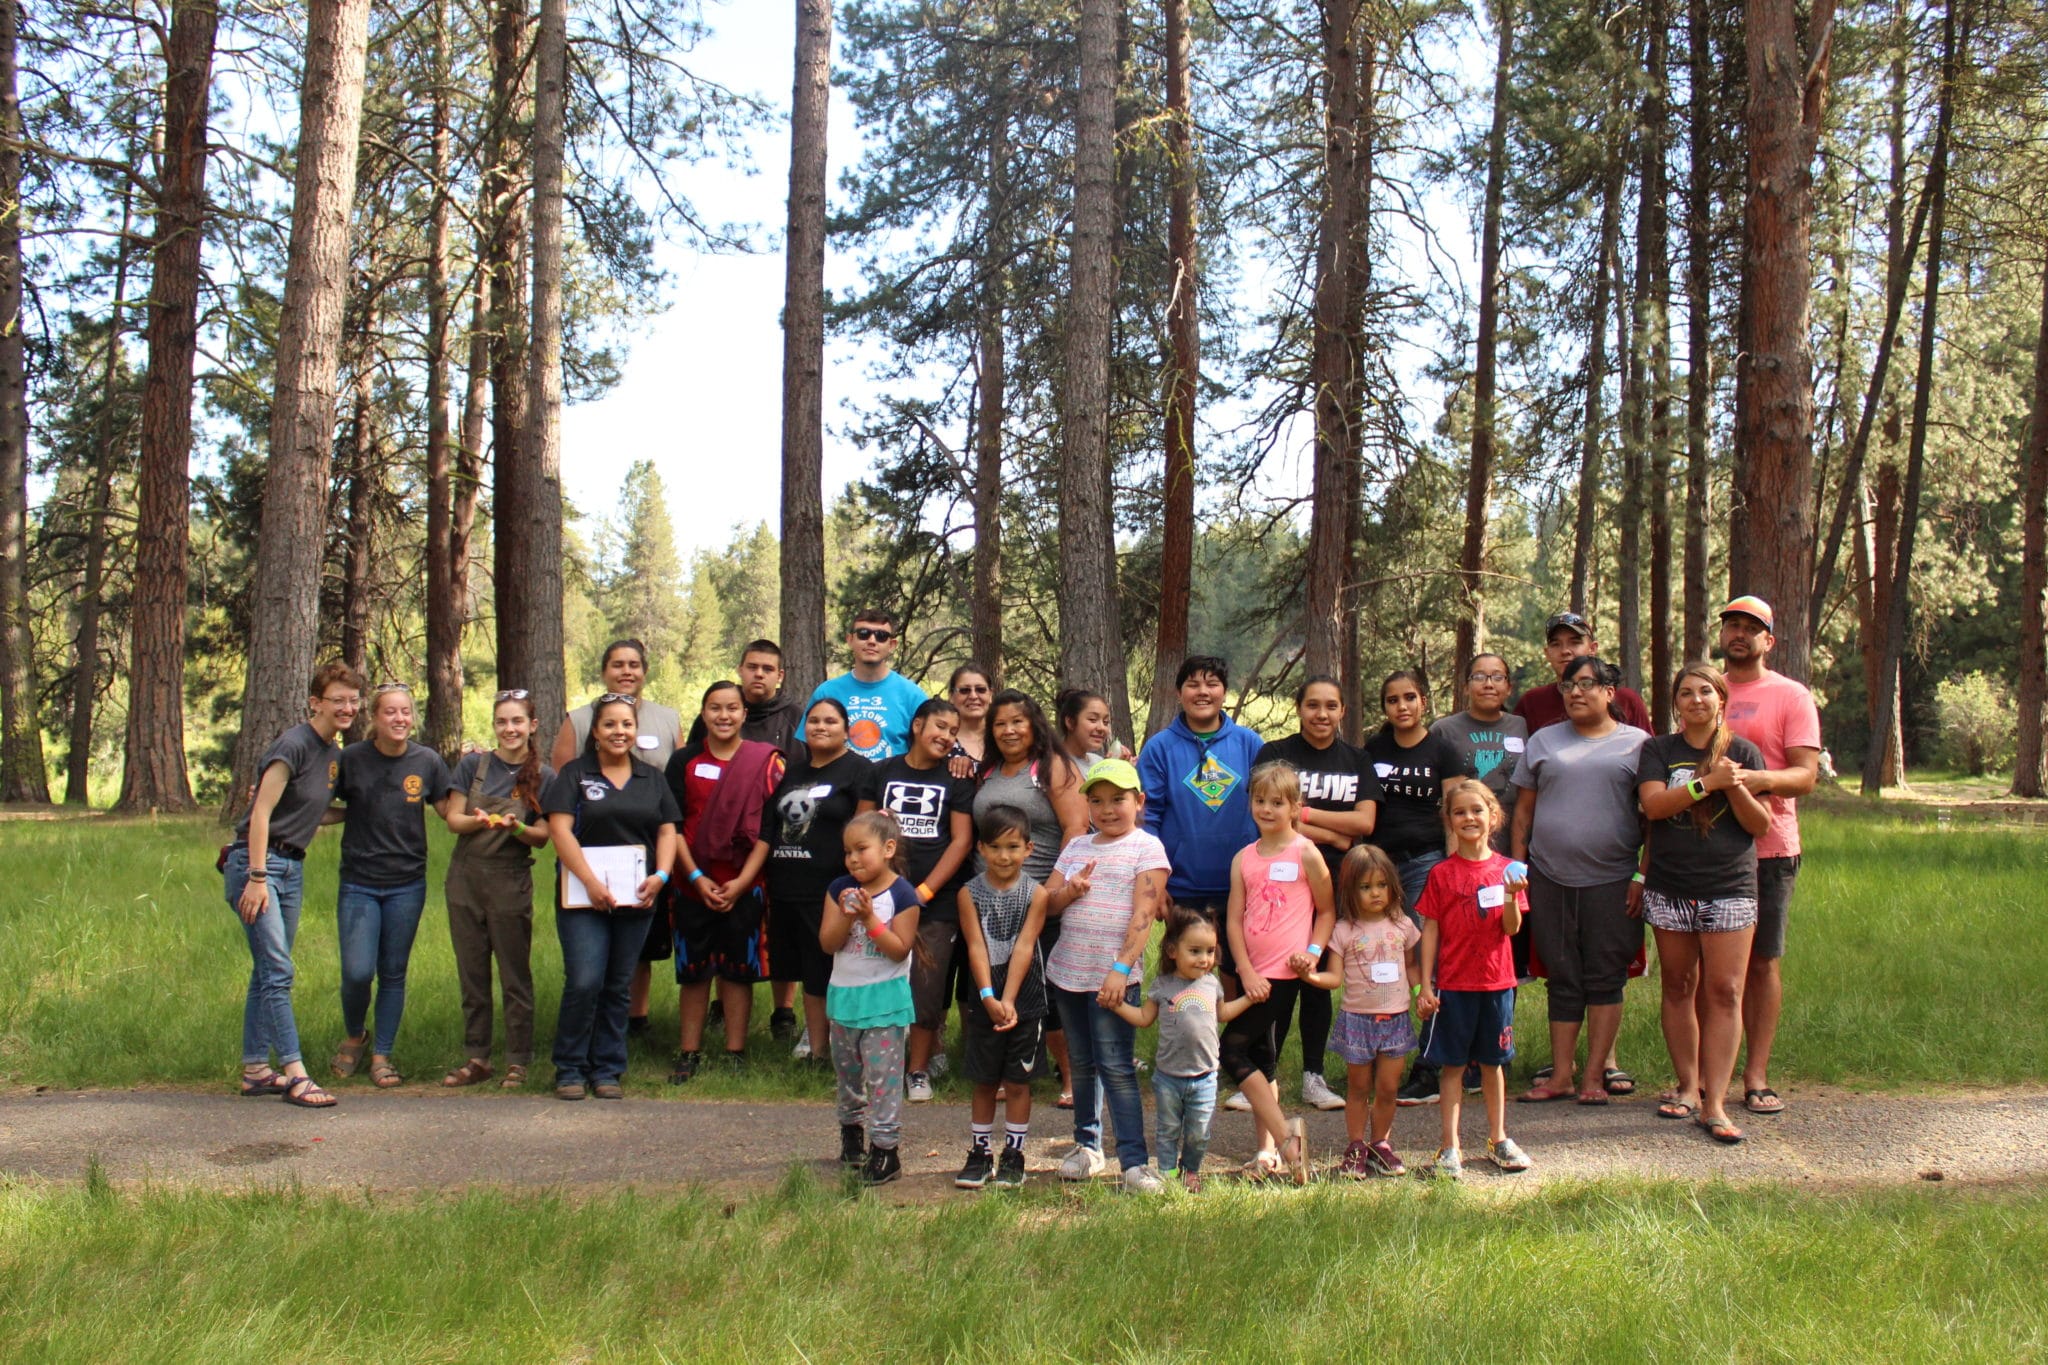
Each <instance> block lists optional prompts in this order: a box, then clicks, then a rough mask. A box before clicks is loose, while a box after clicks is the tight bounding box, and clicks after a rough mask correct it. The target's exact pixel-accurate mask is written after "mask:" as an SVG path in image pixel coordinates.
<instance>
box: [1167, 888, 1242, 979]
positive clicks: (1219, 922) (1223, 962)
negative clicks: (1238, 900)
mask: <svg viewBox="0 0 2048 1365" xmlns="http://www.w3.org/2000/svg"><path fill="white" fill-rule="evenodd" d="M1167 903H1168V904H1169V905H1171V906H1172V907H1173V908H1174V909H1176V910H1188V911H1192V912H1193V913H1195V914H1197V915H1200V916H1201V917H1202V918H1203V919H1205V920H1207V921H1209V927H1210V928H1212V929H1214V930H1215V931H1216V970H1217V971H1218V972H1220V973H1222V974H1223V975H1224V976H1236V975H1237V957H1236V956H1235V955H1234V954H1233V953H1232V952H1231V951H1230V924H1229V914H1230V898H1229V897H1228V896H1224V897H1221V898H1219V899H1217V900H1175V899H1173V898H1172V897H1170V896H1169V897H1168V898H1167Z"/></svg>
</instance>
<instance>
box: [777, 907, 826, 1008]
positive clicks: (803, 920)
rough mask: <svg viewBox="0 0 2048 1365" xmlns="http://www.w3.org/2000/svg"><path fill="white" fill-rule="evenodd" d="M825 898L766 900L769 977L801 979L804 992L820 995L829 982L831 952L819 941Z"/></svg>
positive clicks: (782, 979) (791, 979)
mask: <svg viewBox="0 0 2048 1365" xmlns="http://www.w3.org/2000/svg"><path fill="white" fill-rule="evenodd" d="M824 913H825V897H824V894H823V893H822V892H820V893H819V894H818V895H817V896H815V897H807V896H799V897H797V898H796V899H795V900H793V901H789V902H784V901H780V900H775V899H773V898H770V900H769V902H768V979H769V980H770V981H801V982H802V983H803V986H804V994H805V995H815V996H820V997H822V996H823V995H824V994H825V987H827V986H828V985H830V984H831V982H832V954H830V953H828V952H826V951H825V949H824V946H823V945H822V944H820V943H819V942H818V929H819V921H820V920H822V919H823V918H824Z"/></svg>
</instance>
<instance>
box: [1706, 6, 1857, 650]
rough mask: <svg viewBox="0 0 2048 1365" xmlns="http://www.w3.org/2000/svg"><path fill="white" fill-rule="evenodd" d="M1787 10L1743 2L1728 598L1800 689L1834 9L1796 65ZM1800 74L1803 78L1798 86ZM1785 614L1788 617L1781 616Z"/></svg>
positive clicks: (1814, 27) (1808, 583)
mask: <svg viewBox="0 0 2048 1365" xmlns="http://www.w3.org/2000/svg"><path fill="white" fill-rule="evenodd" d="M1794 8H1795V7H1794V3H1793V0H1747V4H1746V5H1745V7H1744V9H1745V17H1744V34H1745V38H1746V46H1747V56H1748V74H1749V105H1748V109H1747V111H1746V113H1745V116H1744V131H1745V135H1746V139H1747V142H1748V148H1749V150H1748V157H1749V159H1748V171H1747V178H1746V192H1745V196H1744V202H1743V269H1742V290H1743V333H1742V350H1741V360H1740V362H1739V366H1738V368H1739V369H1740V371H1741V377H1742V384H1741V386H1740V392H1739V393H1738V395H1737V399H1736V409H1735V440H1736V444H1737V446H1738V447H1739V448H1740V449H1741V452H1742V460H1741V465H1740V470H1741V482H1740V483H1739V484H1738V485H1737V487H1736V489H1735V498H1736V501H1737V502H1738V503H1739V504H1740V506H1741V508H1742V510H1743V516H1744V523H1743V525H1744V537H1743V538H1744V556H1743V561H1742V567H1743V574H1742V578H1741V580H1740V581H1739V582H1731V583H1730V585H1729V588H1730V591H1731V592H1739V593H1754V594H1756V595H1758V596H1761V597H1763V598H1764V599H1766V600H1767V601H1769V602H1771V603H1772V604H1773V605H1774V606H1775V607H1776V608H1777V627H1778V629H1777V632H1776V635H1777V644H1776V645H1775V646H1774V647H1773V649H1772V651H1771V667H1772V668H1773V669H1775V670H1776V671H1778V672H1780V673H1783V674H1786V675H1787V676H1789V677H1792V678H1796V679H1799V680H1800V681H1802V682H1803V681H1805V680H1806V678H1807V675H1808V673H1809V672H1810V670H1811V655H1812V633H1811V632H1810V631H1809V630H1808V628H1807V621H1806V613H1804V612H1802V611H1800V610H1799V609H1798V608H1799V606H1800V605H1801V604H1802V603H1804V602H1806V600H1807V598H1808V596H1809V595H1810V593H1811V591H1812V585H1813V522H1812V512H1811V508H1812V504H1813V351H1812V347H1811V343H1810V340H1809V338H1808V336H1807V319H1808V297H1809V295H1810V293H1811V289H1812V285H1811V280H1812V273H1813V272H1812V264H1811V262H1810V261H1809V260H1808V244H1809V240H1810V236H1811V227H1812V220H1813V155H1814V150H1815V148H1816V147H1817V146H1818V144H1819V140H1820V121H1821V113H1822V110H1823V108H1824V107H1825V104H1826V98H1827V81H1828V64H1829V59H1830V56H1831V54H1832V51H1833V45H1834V8H1835V7H1834V0H1816V3H1815V4H1814V6H1813V12H1812V15H1811V18H1810V21H1809V31H1810V32H1811V33H1812V35H1813V41H1814V55H1813V58H1812V61H1811V62H1810V63H1806V62H1802V61H1801V59H1800V55H1799V29H1798V23H1797V17H1796V15H1795V13H1794ZM1802 73H1803V74H1802ZM1788 608H1789V610H1788Z"/></svg>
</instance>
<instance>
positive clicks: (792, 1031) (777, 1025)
mask: <svg viewBox="0 0 2048 1365" xmlns="http://www.w3.org/2000/svg"><path fill="white" fill-rule="evenodd" d="M768 1036H769V1037H770V1038H773V1039H774V1040H775V1041H776V1042H778V1043H786V1042H788V1041H789V1040H790V1039H791V1038H794V1037H795V1036H796V1011H795V1010H776V1011H775V1012H774V1013H773V1014H771V1015H769V1016H768Z"/></svg>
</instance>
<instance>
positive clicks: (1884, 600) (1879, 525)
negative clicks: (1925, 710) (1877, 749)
mask: <svg viewBox="0 0 2048 1365" xmlns="http://www.w3.org/2000/svg"><path fill="white" fill-rule="evenodd" d="M1885 427H1886V429H1885V438H1886V443H1887V444H1888V445H1894V446H1896V445H1897V444H1898V443H1899V441H1900V440H1901V439H1902V433H1901V432H1900V431H1899V423H1898V411H1897V409H1893V411H1892V414H1891V416H1890V417H1889V418H1887V420H1886V424H1885ZM1856 531H1857V554H1858V555H1859V556H1860V557H1861V562H1862V574H1863V579H1864V581H1863V585H1862V591H1861V593H1860V594H1859V595H1858V597H1857V601H1856V607H1857V612H1858V616H1857V623H1856V630H1857V637H1856V645H1857V649H1858V651H1859V652H1860V654H1861V657H1862V661H1863V699H1864V700H1863V709H1864V720H1865V722H1866V723H1867V724H1868V725H1869V726H1870V729H1871V732H1872V733H1873V734H1874V733H1876V731H1877V688H1878V682H1879V679H1880V677H1881V676H1882V674H1883V671H1884V670H1883V664H1884V623H1885V621H1886V619H1887V618H1889V616H1890V615H1891V600H1892V565H1893V564H1894V563H1896V562H1897V559H1898V544H1899V467H1898V465H1897V464H1896V463H1892V462H1887V463H1885V464H1883V465H1881V466H1880V467H1879V468H1878V471H1877V498H1876V501H1875V502H1874V503H1873V502H1872V500H1871V498H1870V494H1869V489H1868V488H1867V487H1866V488H1865V489H1864V490H1863V519H1862V520H1861V521H1860V522H1859V523H1858V524H1857V527H1856ZM1898 696H1899V689H1898V684H1897V683H1896V682H1894V683H1893V685H1892V724H1891V732H1890V733H1889V734H1888V735H1887V736H1886V739H1885V750H1884V773H1883V775H1882V778H1881V782H1882V784H1883V785H1884V786H1886V787H1897V788H1903V787H1905V785H1906V768H1905V759H1904V750H1905V727H1904V726H1903V725H1901V724H1900V721H1899V704H1898Z"/></svg>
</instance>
